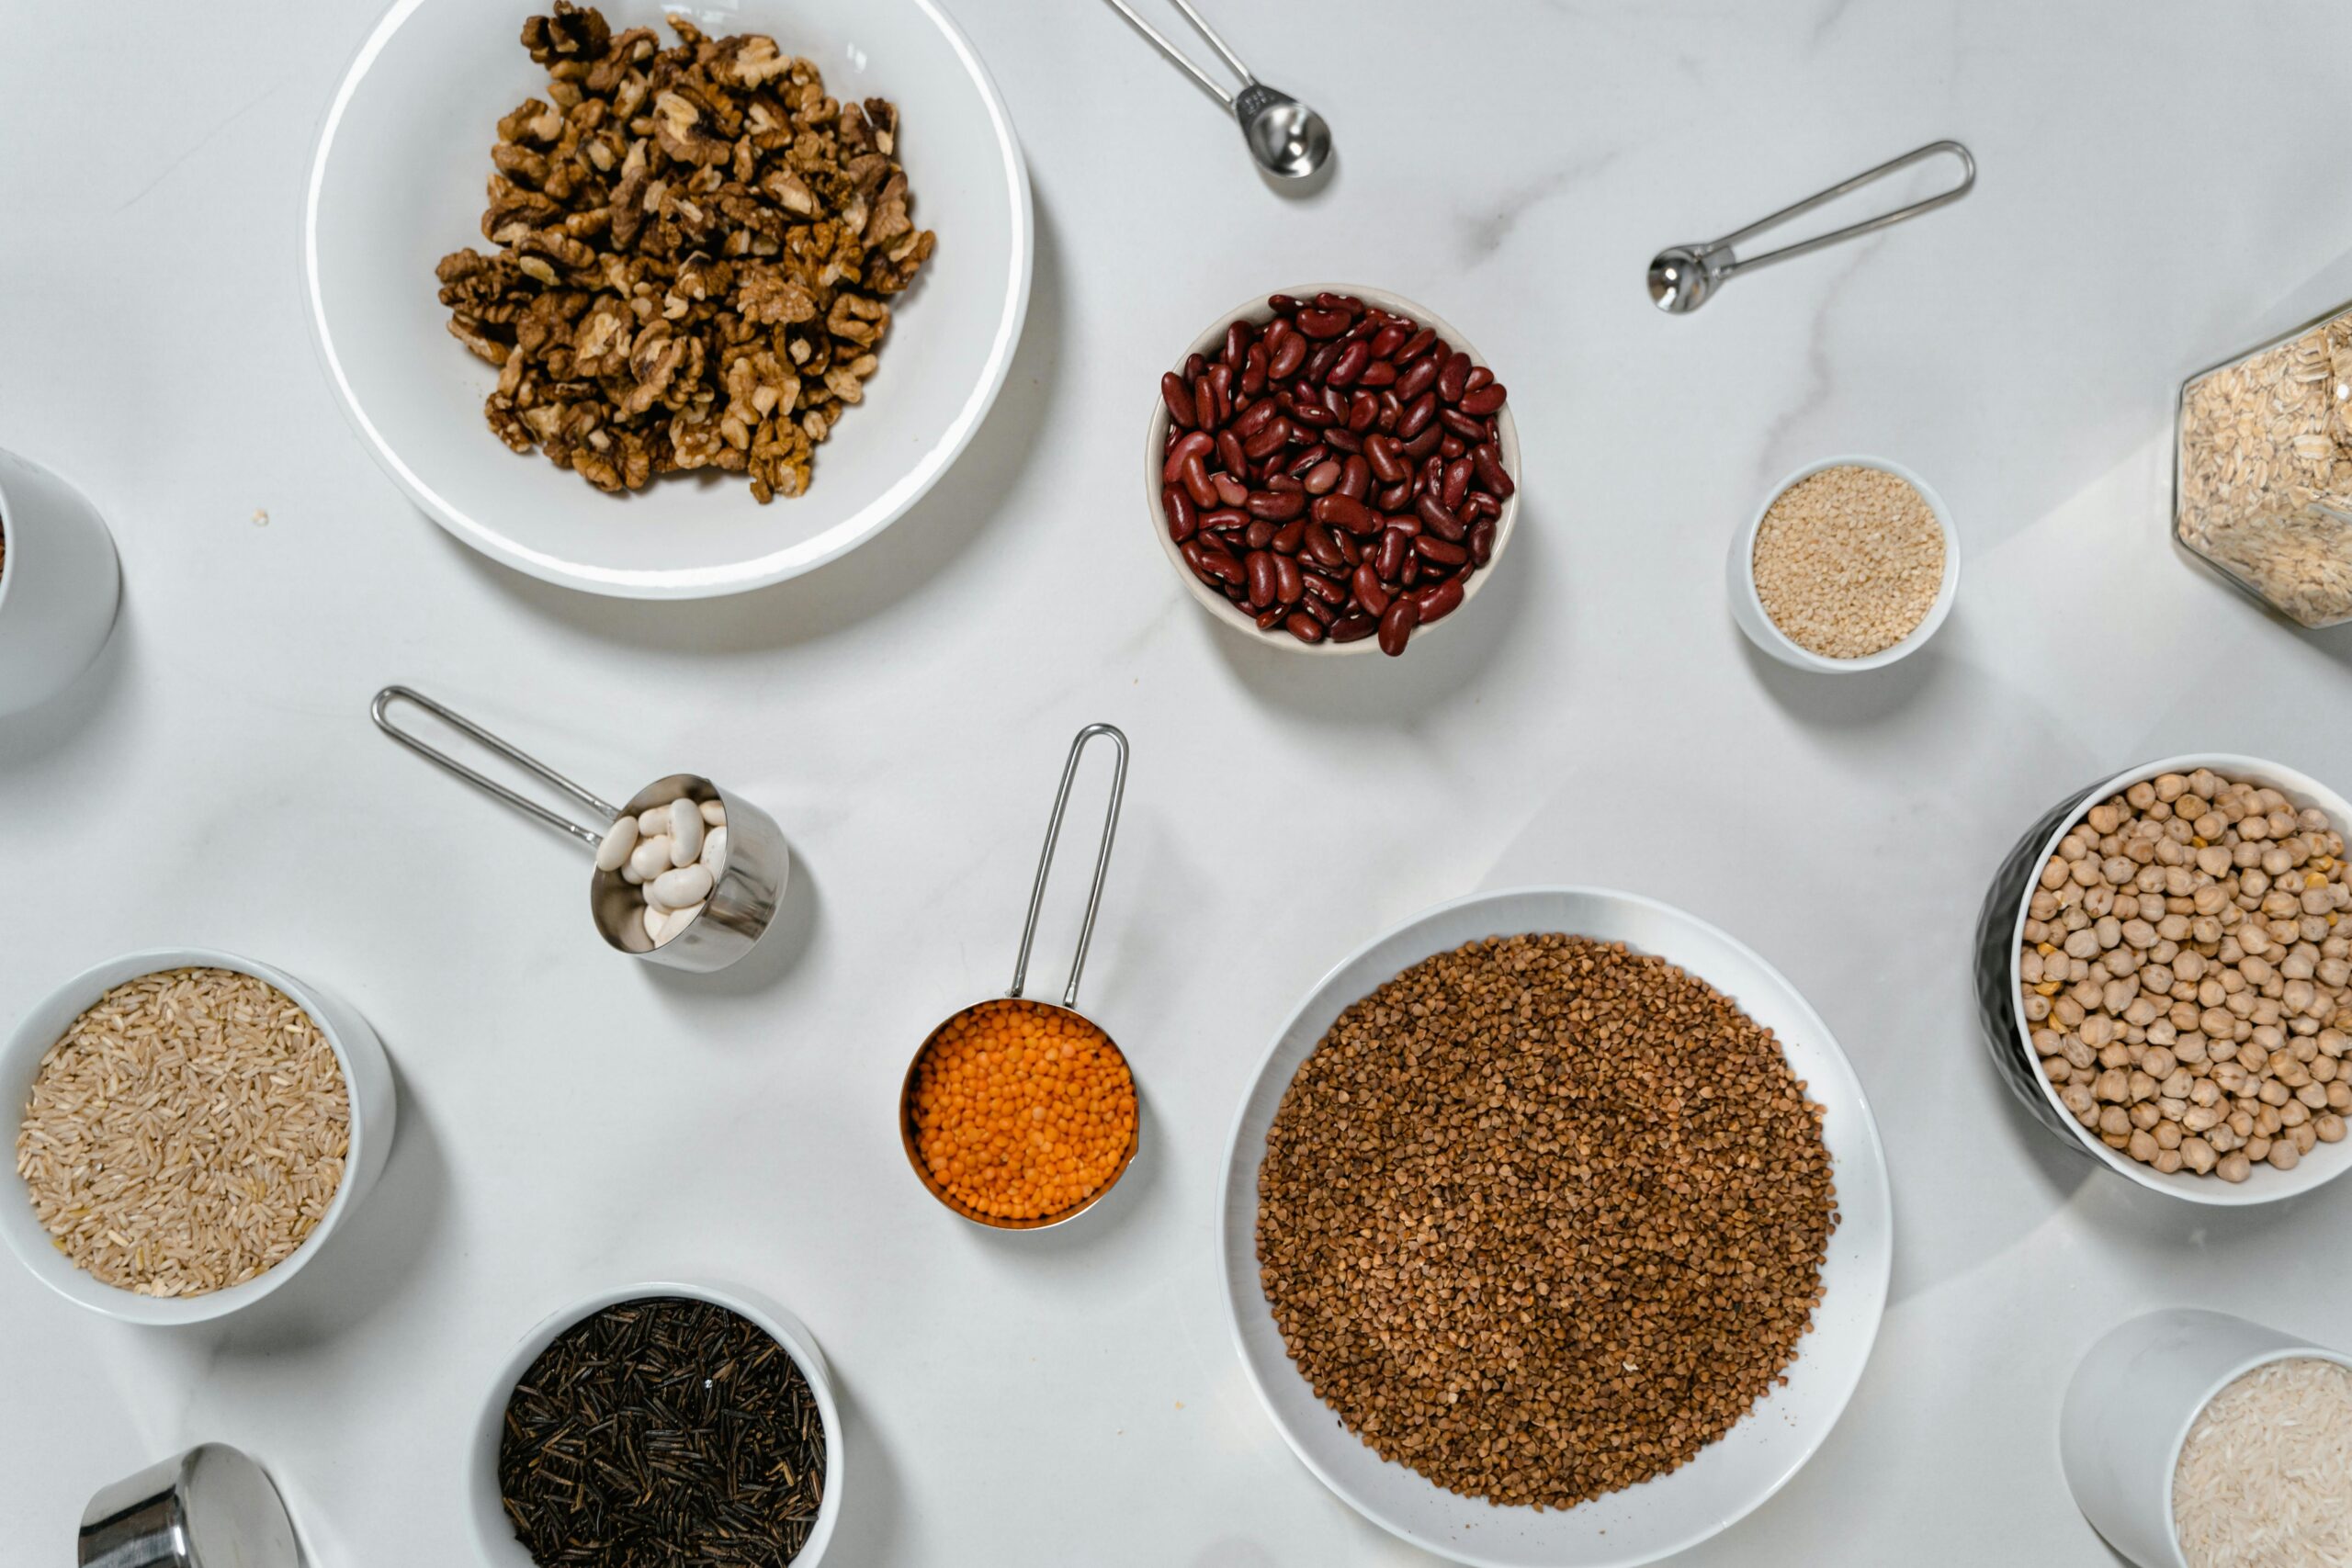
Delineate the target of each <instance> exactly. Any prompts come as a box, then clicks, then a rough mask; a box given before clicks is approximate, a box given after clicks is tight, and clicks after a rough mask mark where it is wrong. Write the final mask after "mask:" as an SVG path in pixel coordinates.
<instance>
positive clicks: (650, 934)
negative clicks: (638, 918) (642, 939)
mask: <svg viewBox="0 0 2352 1568" xmlns="http://www.w3.org/2000/svg"><path fill="white" fill-rule="evenodd" d="M644 918H645V936H646V940H647V941H649V942H651V943H652V944H653V945H654V946H656V947H659V946H661V945H662V931H663V930H664V928H666V927H667V926H668V924H669V922H670V912H669V911H668V910H667V909H657V908H654V907H653V906H652V905H650V904H648V905H647V906H646V907H645V917H644Z"/></svg>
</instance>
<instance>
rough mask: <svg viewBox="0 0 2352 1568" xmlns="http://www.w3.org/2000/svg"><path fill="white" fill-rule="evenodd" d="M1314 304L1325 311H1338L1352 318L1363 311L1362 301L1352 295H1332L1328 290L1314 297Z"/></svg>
mask: <svg viewBox="0 0 2352 1568" xmlns="http://www.w3.org/2000/svg"><path fill="white" fill-rule="evenodd" d="M1315 303H1316V304H1317V305H1319V306H1321V307H1322V308H1323V309H1324V310H1339V311H1342V312H1344V313H1346V314H1347V315H1350V316H1353V315H1356V314H1358V313H1360V312H1361V311H1362V310H1363V300H1361V299H1357V298H1356V297H1355V296H1354V295H1352V294H1334V293H1332V292H1331V291H1330V290H1329V289H1328V288H1327V289H1325V290H1324V291H1323V292H1322V293H1320V294H1317V296H1316V297H1315Z"/></svg>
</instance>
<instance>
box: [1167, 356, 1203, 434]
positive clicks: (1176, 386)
mask: <svg viewBox="0 0 2352 1568" xmlns="http://www.w3.org/2000/svg"><path fill="white" fill-rule="evenodd" d="M1159 400H1160V401H1161V402H1163V403H1165V404H1167V405H1168V417H1169V418H1170V419H1171V420H1173V421H1175V423H1176V428H1177V429H1179V430H1190V429H1192V428H1193V425H1195V424H1197V423H1200V422H1199V419H1198V417H1197V415H1196V414H1195V413H1194V412H1193V389H1192V388H1191V387H1190V386H1189V385H1187V384H1186V383H1185V380H1184V378H1182V376H1179V375H1177V374H1176V372H1174V371H1173V370H1170V372H1168V374H1166V375H1165V376H1162V377H1161V378H1159Z"/></svg>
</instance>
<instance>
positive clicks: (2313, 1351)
mask: <svg viewBox="0 0 2352 1568" xmlns="http://www.w3.org/2000/svg"><path fill="white" fill-rule="evenodd" d="M2301 1359H2311V1360H2319V1361H2334V1362H2335V1363H2336V1364H2337V1365H2338V1366H2344V1367H2352V1356H2347V1355H2346V1354H2345V1353H2344V1352H2342V1351H2340V1350H2330V1349H2327V1348H2324V1347H2323V1346H2318V1345H2312V1344H2307V1343H2305V1342H2304V1341H2302V1340H2301V1339H2298V1338H2296V1337H2293V1336H2292V1335H2288V1334H2281V1333H2279V1332H2278V1330H2277V1329H2274V1328H2265V1327H2263V1326H2262V1325H2260V1324H2256V1323H2248V1322H2246V1321H2245V1319H2244V1318H2242V1317H2232V1316H2230V1315H2229V1314H2226V1313H2219V1312H2202V1311H2198V1310H2195V1309H2192V1308H2187V1307H2175V1308H2171V1309H2169V1310H2167V1311H2164V1312H2155V1313H2150V1314H2148V1315H2147V1316H2145V1317H2135V1318H2133V1319H2132V1320H2131V1322H2129V1323H2126V1324H2121V1325H2118V1326H2117V1327H2115V1328H2112V1329H2110V1330H2109V1331H2108V1334H2107V1337H2105V1338H2103V1339H2101V1340H2100V1341H2099V1342H2098V1344H2097V1345H2094V1346H2092V1347H2091V1348H2090V1352H2089V1354H2087V1355H2086V1356H2085V1357H2084V1358H2083V1359H2082V1362H2081V1364H2080V1365H2078V1366H2077V1367H2076V1368H2075V1377H2074V1381H2073V1382H2070V1383H2069V1384H2067V1386H2066V1402H2065V1404H2064V1408H2063V1409H2062V1411H2061V1412H2060V1415H2059V1417H2058V1457H2059V1462H2060V1463H2061V1464H2062V1465H2063V1466H2064V1468H2065V1472H2066V1485H2067V1488H2068V1489H2069V1490H2070V1491H2072V1492H2073V1493H2074V1495H2075V1506H2076V1507H2078V1508H2080V1509H2082V1511H2083V1517H2085V1518H2087V1519H2088V1520H2090V1522H2091V1528H2092V1529H2096V1530H2098V1533H2099V1534H2100V1535H2101V1536H2102V1537H2103V1538H2105V1540H2106V1541H2107V1543H2108V1544H2109V1546H2112V1547H2113V1548H2115V1550H2116V1551H2120V1552H2121V1553H2122V1554H2123V1555H2124V1556H2126V1557H2128V1558H2130V1559H2131V1561H2132V1562H2135V1563H2138V1564H2139V1568H2188V1558H2187V1557H2186V1556H2185V1555H2183V1553H2182V1551H2181V1550H2180V1532H2179V1530H2178V1529H2177V1528H2176V1527H2175V1525H2174V1522H2173V1498H2172V1487H2173V1475H2174V1472H2176V1471H2177V1469H2178V1468H2179V1466H2180V1450H2181V1449H2182V1447H2183V1446H2184V1445H2185V1444H2186V1443H2187V1442H2188V1433H2189V1429H2190V1428H2191V1427H2194V1426H2196V1424H2197V1417H2198V1416H2199V1415H2201V1414H2203V1412H2204V1409H2205V1406H2206V1405H2208V1404H2211V1403H2212V1400H2213V1397H2214V1395H2216V1394H2218V1393H2221V1392H2222V1390H2223V1389H2225V1388H2227V1387H2229V1386H2230V1384H2232V1383H2233V1382H2237V1380H2238V1379H2240V1378H2242V1377H2244V1376H2245V1374H2246V1373H2248V1372H2251V1371H2255V1370H2256V1368H2259V1367H2266V1366H2268V1365H2269V1364H2270V1363H2271V1362H2273V1361H2287V1360H2301Z"/></svg>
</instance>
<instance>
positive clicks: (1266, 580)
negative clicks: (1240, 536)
mask: <svg viewBox="0 0 2352 1568" xmlns="http://www.w3.org/2000/svg"><path fill="white" fill-rule="evenodd" d="M1241 565H1242V569H1243V570H1246V571H1247V572H1249V574H1250V608H1251V609H1253V610H1262V609H1264V608H1265V607H1266V606H1267V605H1269V604H1272V603H1273V602H1274V558H1273V557H1272V556H1271V555H1268V554H1267V553H1266V552H1265V551H1264V550H1251V551H1250V555H1249V558H1247V559H1245V560H1243V561H1242V563H1241Z"/></svg>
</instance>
